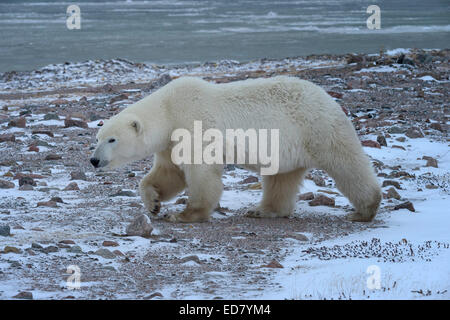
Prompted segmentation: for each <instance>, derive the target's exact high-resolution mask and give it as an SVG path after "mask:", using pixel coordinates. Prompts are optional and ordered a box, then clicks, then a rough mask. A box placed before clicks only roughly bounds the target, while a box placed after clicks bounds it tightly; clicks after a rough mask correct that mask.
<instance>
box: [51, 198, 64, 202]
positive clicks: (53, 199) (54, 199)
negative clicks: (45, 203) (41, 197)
mask: <svg viewBox="0 0 450 320" xmlns="http://www.w3.org/2000/svg"><path fill="white" fill-rule="evenodd" d="M50 201H54V202H57V203H64V201H63V200H62V199H61V197H52V198H51V199H50Z"/></svg>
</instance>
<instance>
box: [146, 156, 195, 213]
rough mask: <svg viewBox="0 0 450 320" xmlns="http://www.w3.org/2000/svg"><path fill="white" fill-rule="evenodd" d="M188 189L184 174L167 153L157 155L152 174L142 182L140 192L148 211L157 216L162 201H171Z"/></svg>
mask: <svg viewBox="0 0 450 320" xmlns="http://www.w3.org/2000/svg"><path fill="white" fill-rule="evenodd" d="M185 187H186V183H185V180H184V173H183V171H181V170H180V169H179V168H178V167H177V166H175V165H174V164H173V163H172V161H171V160H170V158H168V157H167V155H166V154H165V153H161V154H157V155H156V157H155V163H154V165H153V168H152V169H151V170H150V172H149V173H148V174H147V175H146V176H145V177H144V178H143V179H142V180H141V182H140V184H139V192H140V195H141V198H142V201H143V202H144V205H145V207H146V208H147V210H148V211H149V212H150V213H152V214H154V215H156V214H158V212H159V210H160V209H161V201H166V200H170V199H171V198H173V197H174V196H176V195H177V194H178V193H180V192H181V191H183V190H184V189H185Z"/></svg>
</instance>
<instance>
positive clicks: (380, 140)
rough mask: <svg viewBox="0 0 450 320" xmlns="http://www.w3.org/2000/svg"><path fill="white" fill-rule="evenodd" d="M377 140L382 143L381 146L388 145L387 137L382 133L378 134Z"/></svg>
mask: <svg viewBox="0 0 450 320" xmlns="http://www.w3.org/2000/svg"><path fill="white" fill-rule="evenodd" d="M377 142H378V143H379V144H380V146H383V147H387V142H386V138H385V136H383V135H382V134H380V135H378V137H377Z"/></svg>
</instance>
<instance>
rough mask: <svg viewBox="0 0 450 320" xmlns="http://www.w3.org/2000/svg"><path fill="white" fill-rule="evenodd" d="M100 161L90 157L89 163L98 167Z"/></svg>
mask: <svg viewBox="0 0 450 320" xmlns="http://www.w3.org/2000/svg"><path fill="white" fill-rule="evenodd" d="M99 162H100V160H98V159H97V158H91V163H92V165H93V166H94V167H96V168H97V167H98V163H99Z"/></svg>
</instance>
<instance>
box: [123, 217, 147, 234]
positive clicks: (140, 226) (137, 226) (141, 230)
mask: <svg viewBox="0 0 450 320" xmlns="http://www.w3.org/2000/svg"><path fill="white" fill-rule="evenodd" d="M152 230H153V227H152V225H151V222H150V218H149V217H147V216H146V215H145V214H141V215H140V216H138V217H137V218H136V219H134V220H133V221H132V222H131V223H130V224H129V225H128V227H127V230H126V233H127V235H129V236H140V237H144V238H145V237H149V236H150V235H151V234H152Z"/></svg>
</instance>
